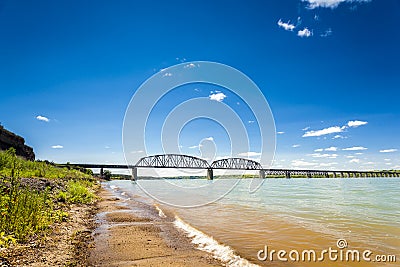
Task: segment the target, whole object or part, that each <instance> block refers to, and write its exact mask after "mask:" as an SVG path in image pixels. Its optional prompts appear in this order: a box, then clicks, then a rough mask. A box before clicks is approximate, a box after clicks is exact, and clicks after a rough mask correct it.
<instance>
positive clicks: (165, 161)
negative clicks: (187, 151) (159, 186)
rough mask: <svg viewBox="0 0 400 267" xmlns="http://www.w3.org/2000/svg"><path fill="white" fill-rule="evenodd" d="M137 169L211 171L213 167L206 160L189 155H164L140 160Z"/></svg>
mask: <svg viewBox="0 0 400 267" xmlns="http://www.w3.org/2000/svg"><path fill="white" fill-rule="evenodd" d="M135 167H143V168H180V169H184V168H189V169H210V168H211V166H210V164H208V162H207V161H206V160H204V159H200V158H197V157H193V156H188V155H179V154H163V155H153V156H147V157H143V158H141V159H139V161H138V162H137V163H136V165H135Z"/></svg>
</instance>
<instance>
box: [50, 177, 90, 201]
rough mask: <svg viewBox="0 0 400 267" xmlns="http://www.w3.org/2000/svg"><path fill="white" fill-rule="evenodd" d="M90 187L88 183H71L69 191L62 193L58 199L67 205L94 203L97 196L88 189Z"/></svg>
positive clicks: (68, 185) (69, 183) (68, 186)
mask: <svg viewBox="0 0 400 267" xmlns="http://www.w3.org/2000/svg"><path fill="white" fill-rule="evenodd" d="M89 186H90V183H89V182H87V181H86V182H85V181H69V182H68V184H67V190H66V191H60V192H59V193H58V194H57V199H58V201H62V202H67V203H82V204H89V203H92V202H93V200H94V199H95V197H96V196H95V195H94V194H93V193H92V192H91V191H90V190H89V189H88V187H89Z"/></svg>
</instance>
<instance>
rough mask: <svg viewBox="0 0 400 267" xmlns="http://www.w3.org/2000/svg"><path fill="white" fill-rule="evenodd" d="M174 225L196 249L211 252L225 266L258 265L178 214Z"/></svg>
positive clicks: (255, 266)
mask: <svg viewBox="0 0 400 267" xmlns="http://www.w3.org/2000/svg"><path fill="white" fill-rule="evenodd" d="M174 225H175V227H176V228H178V229H181V230H183V231H184V232H185V233H186V234H187V236H188V237H189V238H190V239H191V240H192V243H193V244H195V245H196V246H197V249H199V250H202V251H205V252H208V253H210V254H212V255H213V257H214V258H215V259H217V260H219V261H221V262H222V263H223V264H224V265H225V266H229V267H259V265H257V264H253V263H251V262H249V261H248V260H246V259H244V258H242V257H240V256H239V255H236V254H235V251H233V249H232V248H231V247H229V246H227V245H223V244H220V243H218V241H216V240H215V239H214V238H212V237H211V236H208V235H206V234H205V233H203V232H201V231H199V230H197V229H196V228H194V227H192V226H191V225H189V224H187V223H186V222H184V221H183V220H182V219H181V218H179V217H178V216H175V221H174Z"/></svg>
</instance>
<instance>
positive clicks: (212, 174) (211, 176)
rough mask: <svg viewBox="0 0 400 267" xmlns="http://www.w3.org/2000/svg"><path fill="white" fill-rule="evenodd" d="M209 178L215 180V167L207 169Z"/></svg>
mask: <svg viewBox="0 0 400 267" xmlns="http://www.w3.org/2000/svg"><path fill="white" fill-rule="evenodd" d="M207 180H214V172H213V169H207Z"/></svg>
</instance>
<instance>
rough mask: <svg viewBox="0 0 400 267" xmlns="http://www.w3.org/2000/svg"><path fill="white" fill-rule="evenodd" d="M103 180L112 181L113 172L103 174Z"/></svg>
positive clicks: (107, 171)
mask: <svg viewBox="0 0 400 267" xmlns="http://www.w3.org/2000/svg"><path fill="white" fill-rule="evenodd" d="M103 178H104V179H106V180H111V171H109V170H105V171H104V172H103Z"/></svg>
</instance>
